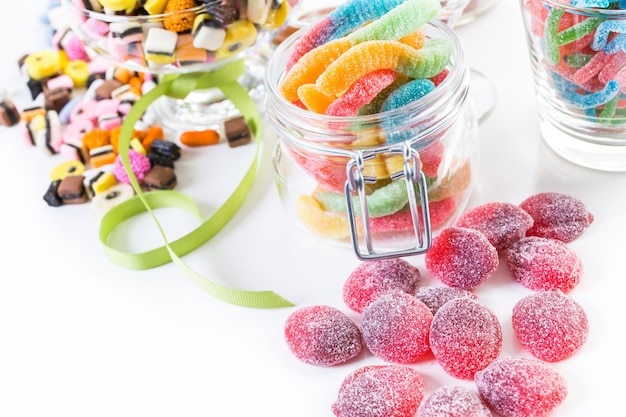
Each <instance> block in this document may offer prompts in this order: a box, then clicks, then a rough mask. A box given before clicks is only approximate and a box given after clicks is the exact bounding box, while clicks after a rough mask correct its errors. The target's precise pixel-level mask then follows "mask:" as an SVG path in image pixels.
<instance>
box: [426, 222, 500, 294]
mask: <svg viewBox="0 0 626 417" xmlns="http://www.w3.org/2000/svg"><path fill="white" fill-rule="evenodd" d="M424 261H425V263H426V269H428V271H429V272H430V273H431V274H433V276H435V277H436V278H438V279H439V280H441V282H443V283H444V284H446V285H449V286H451V287H457V288H462V289H465V290H472V289H474V288H476V287H478V286H479V285H480V284H482V283H483V282H485V281H486V280H487V278H489V276H490V275H491V274H492V273H493V272H494V271H495V270H496V269H497V268H498V262H499V258H498V251H497V250H496V248H495V247H494V246H493V245H492V244H491V243H490V242H489V240H488V239H487V238H486V237H485V235H484V234H482V233H481V232H479V231H477V230H474V229H468V228H465V227H448V228H446V229H444V230H442V231H441V233H440V234H439V235H437V236H436V237H435V238H434V239H433V244H432V247H431V248H430V250H429V251H428V252H426V256H425V257H424Z"/></svg>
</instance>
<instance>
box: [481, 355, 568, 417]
mask: <svg viewBox="0 0 626 417" xmlns="http://www.w3.org/2000/svg"><path fill="white" fill-rule="evenodd" d="M474 381H475V382H476V387H477V388H478V393H479V395H480V396H481V398H482V399H483V401H484V402H485V403H486V404H487V405H488V406H489V407H491V408H492V409H493V410H495V411H496V412H497V413H498V414H500V415H502V416H503V417H543V416H546V415H548V414H549V413H550V412H551V411H552V410H554V409H555V408H556V407H558V406H559V405H560V404H561V403H562V402H563V400H565V397H567V381H566V380H565V378H564V377H563V376H562V375H561V374H559V373H558V372H557V371H556V370H555V369H554V368H552V367H551V366H550V365H549V364H547V363H545V362H543V361H540V360H539V359H534V358H516V357H502V358H498V359H496V360H495V361H493V362H492V363H491V364H490V365H489V366H488V367H486V368H485V369H483V370H482V371H478V372H476V375H475V377H474Z"/></svg>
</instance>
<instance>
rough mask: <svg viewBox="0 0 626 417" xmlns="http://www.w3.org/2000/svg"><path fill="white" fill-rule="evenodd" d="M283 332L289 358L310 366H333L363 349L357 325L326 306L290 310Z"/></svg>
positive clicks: (339, 312)
mask: <svg viewBox="0 0 626 417" xmlns="http://www.w3.org/2000/svg"><path fill="white" fill-rule="evenodd" d="M284 333H285V340H286V342H287V346H288V347H289V349H290V350H291V352H292V353H293V355H294V356H295V357H296V358H298V359H299V360H301V361H302V362H305V363H308V364H310V365H316V366H333V365H337V364H339V363H342V362H345V361H347V360H349V359H352V358H353V357H355V356H357V355H358V354H359V353H360V352H361V349H362V347H363V345H362V339H361V331H360V330H359V328H358V326H357V325H356V324H355V323H354V322H353V321H352V320H351V319H350V318H349V317H348V316H347V315H346V314H344V313H343V312H341V311H340V310H338V309H336V308H334V307H330V306H323V305H320V306H310V307H303V308H300V309H298V310H296V311H294V312H293V313H291V314H290V315H289V317H287V320H286V322H285V329H284Z"/></svg>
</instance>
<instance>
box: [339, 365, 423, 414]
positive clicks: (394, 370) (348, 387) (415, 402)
mask: <svg viewBox="0 0 626 417" xmlns="http://www.w3.org/2000/svg"><path fill="white" fill-rule="evenodd" d="M423 398H424V380H423V378H422V376H421V375H420V374H419V373H418V372H417V371H416V370H414V369H412V368H409V367H407V366H400V365H370V366H365V367H362V368H359V369H357V370H355V371H353V372H352V373H351V374H349V375H348V376H347V377H346V378H345V379H344V380H343V382H342V383H341V386H340V387H339V393H338V395H337V400H336V401H335V403H334V404H333V405H332V412H333V413H334V414H335V415H336V416H337V417H390V416H393V417H413V416H414V415H415V412H416V411H417V408H418V407H419V405H420V403H421V402H422V399H423Z"/></svg>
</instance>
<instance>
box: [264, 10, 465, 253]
mask: <svg viewBox="0 0 626 417" xmlns="http://www.w3.org/2000/svg"><path fill="white" fill-rule="evenodd" d="M424 29H425V33H426V39H427V41H428V40H430V39H436V38H446V39H448V40H450V41H451V43H452V45H453V47H452V54H451V59H450V62H449V64H448V66H447V68H446V70H447V71H449V72H448V74H447V76H446V77H445V78H444V79H443V81H441V83H440V84H438V85H437V87H436V88H435V89H434V90H432V91H431V92H430V93H428V94H426V95H425V96H423V97H422V98H420V99H419V100H416V101H413V102H411V103H409V104H407V105H405V106H402V107H399V108H397V109H395V110H389V111H385V112H379V113H374V114H363V115H357V116H329V115H326V114H318V113H314V112H312V111H309V110H306V109H304V108H302V107H299V106H297V105H295V104H293V103H291V102H289V101H287V100H286V99H285V97H284V96H283V95H282V94H281V92H280V88H279V86H280V84H281V81H282V79H283V78H284V76H285V67H286V63H287V61H288V59H289V56H290V53H291V50H292V49H293V47H294V44H295V42H296V41H297V40H298V39H299V37H300V36H302V34H303V33H305V32H306V31H307V28H304V29H301V30H299V31H298V32H296V33H295V34H293V35H291V36H290V37H289V38H287V39H286V40H285V41H284V42H282V43H281V44H280V45H279V46H278V48H277V49H276V51H275V52H274V54H273V55H272V56H271V57H270V60H269V62H268V66H267V71H266V76H265V77H266V78H265V88H266V94H267V95H266V108H267V114H268V117H269V119H270V121H271V122H272V124H273V126H274V127H275V129H276V132H277V139H278V140H277V144H276V146H275V149H274V153H273V165H274V174H275V181H276V184H277V187H278V190H279V194H280V197H281V200H282V202H283V205H284V207H285V209H286V212H287V214H288V217H289V219H290V222H291V223H293V224H297V225H299V226H300V227H301V228H302V229H304V230H306V231H308V232H310V233H311V234H313V235H315V236H317V237H320V238H323V239H325V240H326V241H329V242H335V243H340V244H343V245H349V244H351V245H352V247H353V248H354V251H355V254H356V255H357V257H358V258H360V259H363V260H366V259H373V258H390V257H399V256H407V255H413V254H419V253H424V252H426V251H427V250H428V249H429V248H430V244H431V239H432V236H433V233H436V232H437V231H439V230H441V229H442V228H444V227H446V226H448V225H450V224H451V223H452V222H454V221H455V220H456V218H457V217H458V216H459V215H460V213H461V212H462V211H463V209H464V207H465V206H466V204H467V201H468V198H469V195H470V192H471V189H472V185H473V178H474V177H475V174H474V171H475V169H476V159H477V158H476V156H477V146H476V144H477V121H476V115H475V111H474V109H473V105H472V104H471V102H470V101H469V99H468V90H469V79H470V78H469V69H468V67H467V64H466V62H465V58H464V55H463V51H462V49H461V45H460V42H459V39H458V38H457V36H456V34H455V33H454V32H453V31H452V30H451V29H450V28H449V27H448V26H447V25H445V24H444V23H442V22H440V21H438V20H433V21H431V22H429V23H427V24H426V25H425V26H424Z"/></svg>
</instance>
